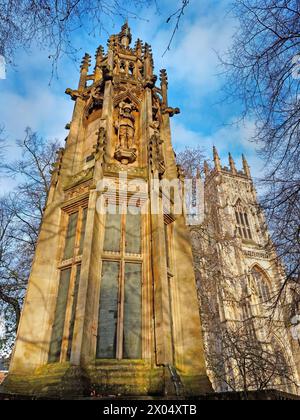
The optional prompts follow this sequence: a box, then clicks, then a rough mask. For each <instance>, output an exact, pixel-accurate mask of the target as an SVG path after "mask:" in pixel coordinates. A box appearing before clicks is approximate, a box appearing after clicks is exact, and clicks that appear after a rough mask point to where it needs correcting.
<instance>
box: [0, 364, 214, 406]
mask: <svg viewBox="0 0 300 420" xmlns="http://www.w3.org/2000/svg"><path fill="white" fill-rule="evenodd" d="M2 392H3V393H5V394H7V395H22V396H26V395H27V396H34V397H35V398H57V399H67V398H79V399H80V398H101V397H111V396H114V397H118V396H126V397H143V396H151V397H162V398H168V397H175V398H176V397H179V398H181V397H195V396H197V395H201V394H204V393H206V392H208V393H209V392H212V389H211V385H210V383H209V381H208V379H207V377H205V378H204V377H199V376H190V375H189V376H187V375H184V374H183V373H180V372H179V373H178V372H176V373H174V372H173V371H172V369H170V367H158V368H154V367H152V366H151V364H149V363H147V362H144V361H140V360H137V361H132V360H130V361H123V362H122V363H121V364H120V361H114V360H101V361H96V362H94V363H93V364H89V365H87V366H85V368H81V367H76V366H71V365H70V363H63V364H61V363H60V364H52V365H47V366H43V367H41V368H38V369H37V370H36V371H35V373H34V375H30V376H28V375H26V376H25V375H24V376H22V375H14V374H9V375H8V376H7V378H6V379H5V381H4V384H3V387H2Z"/></svg>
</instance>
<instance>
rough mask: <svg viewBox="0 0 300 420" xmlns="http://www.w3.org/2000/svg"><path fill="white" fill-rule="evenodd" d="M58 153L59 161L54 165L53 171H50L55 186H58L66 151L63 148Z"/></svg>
mask: <svg viewBox="0 0 300 420" xmlns="http://www.w3.org/2000/svg"><path fill="white" fill-rule="evenodd" d="M56 153H57V160H56V162H55V163H53V164H52V167H53V170H51V171H50V174H51V175H52V179H51V183H52V184H53V185H56V184H57V182H58V178H59V175H60V170H61V167H62V160H63V156H64V153H65V149H63V148H61V149H59V150H58V151H57V152H56Z"/></svg>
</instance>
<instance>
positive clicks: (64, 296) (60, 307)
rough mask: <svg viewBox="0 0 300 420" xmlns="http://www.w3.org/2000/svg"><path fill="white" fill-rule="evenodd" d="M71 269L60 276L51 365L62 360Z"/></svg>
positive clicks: (51, 344) (51, 346)
mask: <svg viewBox="0 0 300 420" xmlns="http://www.w3.org/2000/svg"><path fill="white" fill-rule="evenodd" d="M70 277H71V269H68V270H63V271H62V272H61V275H60V282H59V289H58V295H57V302H56V310H55V317H54V324H53V327H52V337H51V343H50V351H49V363H55V362H58V361H59V359H60V353H61V345H62V340H63V333H64V326H65V318H66V307H67V302H68V293H69V286H70Z"/></svg>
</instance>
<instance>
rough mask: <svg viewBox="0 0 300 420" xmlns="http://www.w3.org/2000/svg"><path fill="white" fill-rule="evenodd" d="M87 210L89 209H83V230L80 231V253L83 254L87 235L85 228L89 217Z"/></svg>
mask: <svg viewBox="0 0 300 420" xmlns="http://www.w3.org/2000/svg"><path fill="white" fill-rule="evenodd" d="M87 212H88V209H87V208H86V209H83V213H82V225H81V232H80V245H79V254H80V255H82V253H83V245H84V237H85V228H86V219H87Z"/></svg>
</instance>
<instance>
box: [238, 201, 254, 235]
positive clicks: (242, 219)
mask: <svg viewBox="0 0 300 420" xmlns="http://www.w3.org/2000/svg"><path fill="white" fill-rule="evenodd" d="M235 217H236V223H237V225H236V227H237V232H238V234H239V236H240V237H241V238H242V239H250V240H251V239H252V233H251V227H250V223H249V215H248V211H247V210H246V209H245V208H244V206H243V205H242V203H241V201H240V200H239V201H238V202H237V204H236V206H235Z"/></svg>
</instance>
